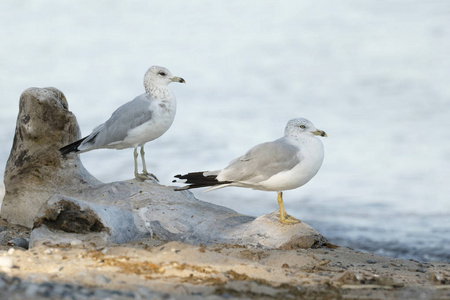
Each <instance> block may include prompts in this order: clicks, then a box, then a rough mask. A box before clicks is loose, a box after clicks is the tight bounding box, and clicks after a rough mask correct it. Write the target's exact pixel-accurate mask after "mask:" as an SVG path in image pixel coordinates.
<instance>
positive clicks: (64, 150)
mask: <svg viewBox="0 0 450 300" xmlns="http://www.w3.org/2000/svg"><path fill="white" fill-rule="evenodd" d="M85 139H86V137H84V138H82V139H80V140H78V141H75V142H73V143H70V144H69V145H66V146H64V147H62V148H60V149H59V152H60V153H61V155H62V156H66V155H67V154H69V153H71V152H75V153H76V152H79V151H80V150H78V146H80V144H81V143H82V142H83V141H84V140H85Z"/></svg>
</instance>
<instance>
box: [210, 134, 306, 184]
mask: <svg viewBox="0 0 450 300" xmlns="http://www.w3.org/2000/svg"><path fill="white" fill-rule="evenodd" d="M298 150H299V149H298V148H297V147H296V146H294V145H292V144H290V143H288V142H286V140H285V138H280V139H278V140H276V141H273V142H267V143H263V144H259V145H257V146H255V147H253V148H252V149H250V150H249V151H248V152H247V153H246V154H245V155H244V156H241V157H239V158H237V159H235V160H233V161H232V162H231V163H230V164H229V165H228V167H226V168H225V169H223V170H222V171H221V172H220V174H219V175H218V176H217V179H218V180H220V181H246V182H253V183H256V182H261V181H264V180H266V179H268V178H270V177H271V176H273V175H275V174H277V173H280V172H283V171H287V170H291V169H292V168H293V167H295V166H296V165H297V164H298V163H299V162H300V160H299V158H298V157H297V153H298Z"/></svg>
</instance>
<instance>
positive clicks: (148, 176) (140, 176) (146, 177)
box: [134, 172, 159, 182]
mask: <svg viewBox="0 0 450 300" xmlns="http://www.w3.org/2000/svg"><path fill="white" fill-rule="evenodd" d="M134 177H135V178H136V179H137V180H139V181H146V180H149V179H153V180H156V181H157V182H159V179H158V177H156V176H155V175H153V174H152V173H147V172H143V173H138V174H135V176H134Z"/></svg>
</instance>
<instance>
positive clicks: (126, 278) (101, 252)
mask: <svg viewBox="0 0 450 300" xmlns="http://www.w3.org/2000/svg"><path fill="white" fill-rule="evenodd" d="M0 228H1V229H2V231H1V232H0V236H1V237H2V238H1V239H0V292H1V293H0V300H3V299H46V298H57V299H58V298H64V297H66V296H67V297H68V298H67V299H80V298H83V299H100V298H105V297H106V298H109V299H142V298H144V299H145V298H149V297H153V298H152V299H168V298H170V299H199V298H201V299H223V298H230V297H232V298H241V299H248V298H255V297H257V298H259V299H278V298H286V297H287V298H289V297H291V298H293V299H294V298H300V297H302V299H321V298H327V299H352V298H353V299H354V298H357V299H386V298H396V299H402V298H405V299H413V298H419V297H420V298H425V299H450V263H446V262H429V263H421V262H418V261H414V260H403V259H396V258H389V257H384V256H379V255H375V254H372V253H365V252H359V251H355V250H352V249H350V248H345V247H333V246H332V245H329V247H330V248H319V249H295V250H268V249H263V248H258V247H246V246H233V245H213V246H202V245H188V244H184V243H181V242H163V241H158V240H148V239H146V240H140V241H137V242H133V243H128V244H122V245H117V246H111V247H106V248H101V249H78V248H49V247H35V248H32V249H30V250H25V249H22V248H19V247H13V246H8V245H7V242H8V241H7V240H8V239H10V238H11V237H12V236H15V237H19V236H22V237H26V236H27V230H26V229H25V228H23V227H20V226H14V225H9V224H7V223H6V222H4V221H0Z"/></svg>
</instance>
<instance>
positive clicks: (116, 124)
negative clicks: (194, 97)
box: [59, 66, 185, 180]
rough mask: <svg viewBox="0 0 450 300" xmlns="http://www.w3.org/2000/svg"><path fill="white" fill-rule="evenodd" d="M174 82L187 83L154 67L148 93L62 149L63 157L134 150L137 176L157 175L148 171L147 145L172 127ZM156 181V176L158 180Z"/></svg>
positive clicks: (147, 75)
mask: <svg viewBox="0 0 450 300" xmlns="http://www.w3.org/2000/svg"><path fill="white" fill-rule="evenodd" d="M171 82H181V83H185V81H184V79H183V78H181V77H176V76H173V75H172V73H170V71H169V70H167V69H166V68H163V67H158V66H152V67H151V68H149V69H148V70H147V72H146V73H145V75H144V87H145V94H142V95H140V96H137V97H136V98H134V100H132V101H130V102H127V103H125V104H124V105H122V106H120V107H119V108H118V109H117V110H116V111H115V112H113V114H112V115H111V117H110V118H109V119H108V120H107V121H106V122H105V123H103V124H101V125H99V126H97V127H95V128H94V130H93V131H92V133H91V134H90V135H88V136H86V137H84V138H82V139H80V140H78V141H76V142H73V143H71V144H69V145H67V146H64V147H62V148H61V149H59V151H60V152H61V154H62V155H66V154H68V153H70V152H78V153H83V152H87V151H91V150H94V149H101V148H109V149H125V148H134V176H135V177H136V179H139V180H145V179H148V176H153V177H155V176H154V175H153V174H150V173H148V172H147V166H146V164H145V152H144V144H145V143H147V142H149V141H152V140H154V139H157V138H159V137H160V136H161V135H163V134H164V133H165V132H166V131H167V130H168V129H169V127H170V126H171V125H172V122H173V119H174V117H175V112H176V108H177V102H176V99H175V95H174V94H172V92H171V91H170V90H169V88H168V86H167V85H168V84H169V83H171ZM138 147H141V151H140V152H141V158H142V167H143V171H142V173H141V174H139V173H138V163H137V157H138V152H137V148H138ZM155 178H156V177H155Z"/></svg>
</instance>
